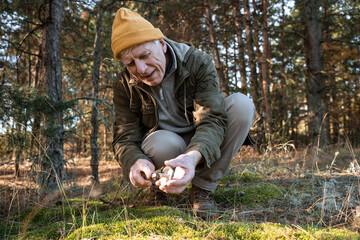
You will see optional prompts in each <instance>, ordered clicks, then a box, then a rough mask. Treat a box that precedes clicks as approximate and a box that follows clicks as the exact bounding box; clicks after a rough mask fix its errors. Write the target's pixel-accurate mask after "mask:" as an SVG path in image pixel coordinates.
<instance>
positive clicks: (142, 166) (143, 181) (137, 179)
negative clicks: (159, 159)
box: [129, 159, 155, 188]
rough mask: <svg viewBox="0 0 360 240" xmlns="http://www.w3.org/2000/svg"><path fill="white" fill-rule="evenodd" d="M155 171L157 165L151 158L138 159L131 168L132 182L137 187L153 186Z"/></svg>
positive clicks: (130, 176)
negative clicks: (152, 178)
mask: <svg viewBox="0 0 360 240" xmlns="http://www.w3.org/2000/svg"><path fill="white" fill-rule="evenodd" d="M154 171H155V166H154V164H152V163H151V162H150V161H149V160H146V159H138V160H136V162H135V163H134V165H132V167H131V168H130V174H129V178H130V182H131V183H132V185H134V186H135V187H136V188H145V187H149V186H151V184H152V183H151V181H149V180H147V179H150V177H151V174H152V173H153V172H154Z"/></svg>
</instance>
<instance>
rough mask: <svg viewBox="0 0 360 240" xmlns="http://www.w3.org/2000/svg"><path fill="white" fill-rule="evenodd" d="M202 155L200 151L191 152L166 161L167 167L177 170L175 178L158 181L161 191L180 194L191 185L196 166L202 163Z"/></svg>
mask: <svg viewBox="0 0 360 240" xmlns="http://www.w3.org/2000/svg"><path fill="white" fill-rule="evenodd" d="M201 158H202V155H201V153H200V152H199V151H190V152H188V153H186V154H181V155H179V156H178V157H176V158H174V159H171V160H168V161H165V162H164V164H165V165H166V166H170V167H172V168H175V173H174V176H173V178H172V179H171V180H170V181H168V182H164V181H160V180H159V181H157V182H156V185H158V186H159V189H160V190H162V191H164V192H166V193H173V194H180V193H182V192H183V191H184V189H185V188H186V187H187V186H188V185H189V184H190V183H191V181H192V180H193V178H194V176H195V168H196V165H198V163H199V162H200V160H201Z"/></svg>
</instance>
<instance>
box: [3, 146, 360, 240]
mask: <svg viewBox="0 0 360 240" xmlns="http://www.w3.org/2000/svg"><path fill="white" fill-rule="evenodd" d="M103 156H105V153H104V154H103ZM359 156H360V149H352V147H351V146H349V145H347V144H346V143H344V144H342V145H337V146H327V147H326V148H315V147H308V148H303V149H296V148H295V147H294V145H293V144H291V143H290V142H289V143H286V144H281V145H276V146H273V147H267V148H266V149H263V150H262V154H259V153H258V151H255V150H254V149H253V148H251V147H244V148H243V149H242V150H241V151H240V152H239V153H238V154H237V155H236V156H235V158H234V159H233V161H232V165H231V168H230V170H229V172H228V174H227V175H226V177H225V178H224V179H223V180H222V181H221V182H220V184H219V187H218V188H217V190H216V191H215V192H214V196H215V200H216V202H217V203H218V205H219V209H220V210H221V212H220V218H218V219H215V220H214V219H213V220H208V221H203V220H199V219H197V218H196V217H194V216H193V214H192V212H191V208H190V207H189V205H190V204H189V200H188V193H189V189H186V190H185V191H184V193H182V194H180V195H176V196H175V195H171V196H170V201H169V204H168V206H166V207H164V206H163V207H149V206H146V202H147V200H148V198H147V195H148V194H147V193H148V192H149V189H143V190H138V189H135V188H133V187H132V186H131V185H130V184H129V183H128V182H127V181H125V180H124V178H123V177H122V174H121V169H120V167H119V166H118V164H117V163H116V162H115V160H113V159H109V158H108V159H105V157H103V159H102V160H101V161H100V164H99V178H100V183H101V184H100V185H93V184H92V179H91V176H90V174H91V169H90V164H89V163H90V158H88V157H85V156H79V157H77V158H74V159H73V160H72V161H69V165H68V166H67V174H68V181H66V182H65V183H64V188H63V189H61V191H58V192H56V193H53V194H52V195H49V196H46V197H40V196H39V194H38V189H37V185H36V174H35V175H34V174H33V170H34V169H32V167H31V164H30V163H26V162H23V163H22V164H21V165H20V176H18V177H15V176H14V166H13V165H11V164H7V165H2V166H1V167H0V222H1V224H0V225H1V227H0V236H4V237H3V239H179V238H185V239H187V238H191V239H204V238H208V239H269V238H271V239H272V238H275V239H298V238H301V239H360V235H359V232H360V194H359V190H360V181H359V180H360V166H359V163H358V160H359Z"/></svg>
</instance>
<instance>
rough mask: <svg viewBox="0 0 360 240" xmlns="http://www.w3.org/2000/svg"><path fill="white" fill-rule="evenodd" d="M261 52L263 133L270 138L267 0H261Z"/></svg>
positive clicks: (269, 53)
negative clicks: (263, 110) (263, 109)
mask: <svg viewBox="0 0 360 240" xmlns="http://www.w3.org/2000/svg"><path fill="white" fill-rule="evenodd" d="M262 2H263V52H262V58H261V59H262V64H261V68H262V74H261V77H262V82H261V88H262V100H263V101H262V102H263V105H264V108H265V117H264V120H265V122H264V123H265V124H264V125H265V132H266V134H265V135H268V136H267V137H266V139H270V138H269V137H270V136H271V120H272V116H271V109H270V90H269V85H270V63H269V60H270V58H271V56H270V55H271V52H270V43H269V36H268V32H267V29H268V24H267V0H263V1H262Z"/></svg>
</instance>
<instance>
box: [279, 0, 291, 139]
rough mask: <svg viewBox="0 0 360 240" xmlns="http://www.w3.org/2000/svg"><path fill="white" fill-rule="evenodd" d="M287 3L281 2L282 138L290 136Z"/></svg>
mask: <svg viewBox="0 0 360 240" xmlns="http://www.w3.org/2000/svg"><path fill="white" fill-rule="evenodd" d="M284 35H285V1H284V0H282V1H281V33H280V52H281V57H280V61H281V73H280V74H281V75H280V84H281V87H280V88H281V95H282V96H281V99H282V101H281V103H280V104H281V106H280V110H281V123H280V126H281V129H282V130H281V134H282V136H288V135H289V128H288V127H287V126H288V124H286V121H287V119H288V114H287V113H288V108H289V107H290V106H288V104H287V103H288V99H287V91H286V68H285V66H286V63H285V39H284Z"/></svg>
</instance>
